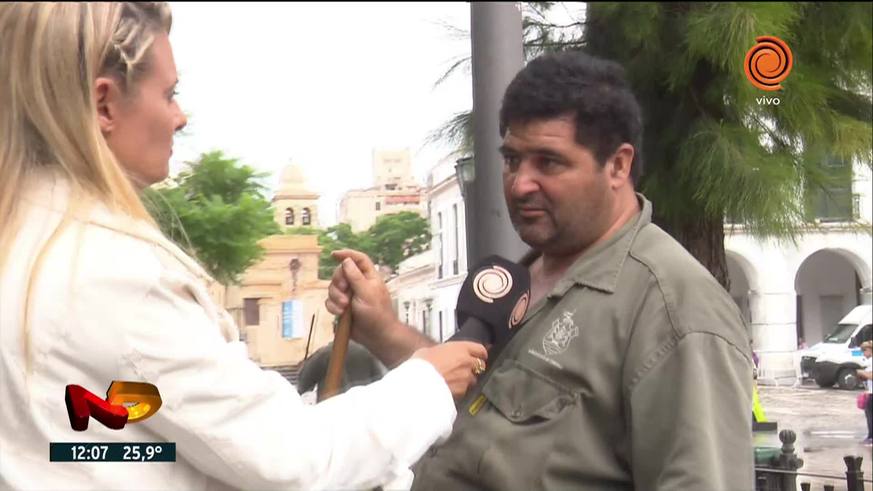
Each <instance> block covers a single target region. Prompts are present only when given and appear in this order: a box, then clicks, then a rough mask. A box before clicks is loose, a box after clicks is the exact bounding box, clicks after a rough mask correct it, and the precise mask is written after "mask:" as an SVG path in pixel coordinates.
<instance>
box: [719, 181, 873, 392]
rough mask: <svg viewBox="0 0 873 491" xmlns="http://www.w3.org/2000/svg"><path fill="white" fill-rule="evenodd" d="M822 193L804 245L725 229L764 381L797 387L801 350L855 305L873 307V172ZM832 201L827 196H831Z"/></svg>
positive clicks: (737, 293)
mask: <svg viewBox="0 0 873 491" xmlns="http://www.w3.org/2000/svg"><path fill="white" fill-rule="evenodd" d="M848 175H849V176H851V177H850V180H849V181H847V182H846V183H845V185H844V186H843V187H839V186H838V187H835V188H833V189H828V190H827V192H826V193H821V192H819V193H817V196H816V197H815V199H812V200H811V202H812V205H811V207H810V214H809V215H810V217H809V218H810V220H811V221H812V222H813V223H814V224H816V226H810V227H808V228H807V229H806V230H805V231H804V233H803V234H802V235H801V236H800V237H799V239H798V240H797V242H796V244H792V243H790V242H786V241H783V242H778V241H775V240H769V241H762V240H757V239H755V238H753V237H751V236H750V235H748V234H746V233H744V232H743V230H742V229H741V228H736V229H735V230H734V231H733V232H732V233H731V230H730V229H729V228H726V230H725V252H726V254H727V261H728V272H729V275H730V279H731V289H730V290H731V296H732V297H733V298H734V300H735V301H736V302H737V304H738V305H739V306H740V309H741V310H742V311H743V315H744V316H745V318H746V321H747V322H748V323H749V325H750V327H751V332H752V339H753V342H754V349H755V351H756V352H757V353H758V356H759V357H760V366H759V369H760V373H761V376H760V380H761V381H762V382H763V383H782V382H789V381H791V382H793V380H794V378H795V377H796V376H797V375H798V370H799V363H798V357H797V354H796V352H797V349H798V347H799V346H801V345H802V344H805V345H808V346H812V345H813V344H815V343H818V342H820V341H821V340H822V339H823V338H824V337H825V336H827V335H828V334H829V333H830V332H831V330H832V329H834V327H836V324H837V323H838V322H839V320H840V318H842V317H843V316H844V315H846V314H847V313H848V312H849V311H850V310H851V309H852V308H853V307H855V306H857V305H861V304H869V303H871V291H873V290H871V276H873V272H871V266H873V257H871V256H873V253H871V249H873V243H871V227H870V224H871V222H873V219H871V215H873V201H871V194H873V193H871V176H870V168H869V167H867V166H865V165H854V166H853V169H852V172H851V173H850V174H848ZM825 194H826V195H827V196H824V195H825Z"/></svg>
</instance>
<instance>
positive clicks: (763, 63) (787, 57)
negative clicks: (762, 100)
mask: <svg viewBox="0 0 873 491" xmlns="http://www.w3.org/2000/svg"><path fill="white" fill-rule="evenodd" d="M755 41H757V44H755V45H754V46H752V47H751V49H749V51H748V52H746V60H745V62H743V67H744V69H745V71H746V78H748V79H749V82H752V85H754V86H755V87H757V88H759V89H761V90H767V91H774V90H781V89H782V85H780V83H781V82H782V81H783V80H785V79H786V78H788V74H790V73H791V67H792V66H793V65H794V56H793V55H792V54H791V48H789V47H788V44H786V43H785V41H783V40H781V39H779V38H777V37H776V36H758V37H756V38H755Z"/></svg>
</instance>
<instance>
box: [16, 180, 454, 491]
mask: <svg viewBox="0 0 873 491" xmlns="http://www.w3.org/2000/svg"><path fill="white" fill-rule="evenodd" d="M68 196H69V193H68V188H67V185H66V183H65V182H64V180H63V179H60V178H57V177H50V176H49V177H47V178H45V179H43V180H42V181H41V184H40V185H38V186H34V187H33V189H30V190H28V191H27V193H26V194H25V198H24V202H23V206H24V208H25V214H24V220H25V222H24V223H25V224H24V226H23V228H22V229H21V230H20V232H19V233H18V235H17V237H16V239H15V244H14V246H13V249H12V253H11V254H12V255H11V256H10V259H9V260H8V261H7V262H6V266H5V267H4V268H3V270H2V271H0V353H2V359H0V488H2V489H10V488H11V489H65V490H73V489H101V490H102V489H138V490H140V489H174V490H181V489H185V490H200V489H224V488H227V487H232V488H246V489H274V488H282V489H319V488H331V489H350V488H369V487H373V486H375V485H378V484H380V483H385V482H388V481H390V480H392V479H395V478H397V477H398V476H402V475H403V473H404V472H408V470H407V469H408V466H409V465H411V464H412V463H414V462H415V461H416V460H417V459H418V458H419V457H420V456H421V455H422V454H423V453H424V452H425V451H426V450H427V448H428V447H429V446H430V445H431V444H432V443H434V442H435V441H437V440H439V439H442V438H445V437H447V436H448V434H449V433H450V431H451V426H452V423H453V421H454V417H455V408H454V404H453V401H452V397H451V394H450V392H449V390H448V387H447V386H446V384H445V382H444V381H443V379H442V377H441V376H440V375H439V374H438V373H437V371H436V370H435V369H434V368H433V366H432V365H431V364H429V363H427V362H425V361H423V360H418V359H416V360H409V361H407V362H406V363H404V364H402V365H401V366H399V367H398V368H396V369H395V370H393V371H391V372H389V373H388V374H387V375H386V376H385V377H384V378H383V379H382V380H380V381H378V382H375V383H373V384H371V385H369V386H366V387H358V388H355V389H352V390H350V391H349V392H347V393H345V394H342V395H340V396H337V397H334V398H332V399H330V400H328V401H325V402H323V403H321V404H318V405H315V406H312V405H305V404H304V403H303V402H302V400H301V399H300V397H299V396H298V394H297V391H296V390H295V389H294V387H293V386H292V385H291V384H289V383H287V382H286V381H285V380H284V379H283V378H282V377H281V376H280V375H279V374H278V373H276V372H273V371H266V370H262V369H260V368H259V367H258V366H257V365H256V364H254V363H253V362H252V361H250V360H249V359H248V357H247V355H246V350H245V347H244V345H243V344H242V343H240V342H239V340H238V331H237V328H236V327H235V326H234V325H233V322H232V321H231V320H230V317H229V316H228V315H227V313H226V312H225V311H224V310H223V309H221V308H220V307H218V306H216V305H215V304H214V303H213V301H212V300H211V298H210V297H209V295H208V294H207V285H206V284H204V282H205V281H211V280H210V279H209V278H208V276H207V275H206V274H205V273H204V272H203V270H202V269H201V268H200V267H199V266H198V265H197V264H196V263H195V262H194V261H192V260H191V259H190V258H189V257H187V256H186V255H185V254H184V253H183V252H182V251H181V250H179V249H178V248H177V247H175V246H174V245H173V244H171V243H170V242H169V241H167V240H166V239H165V238H164V237H163V236H162V235H161V234H160V233H159V232H158V231H156V230H154V229H152V228H150V227H148V226H146V225H144V224H141V223H136V222H133V221H132V220H130V219H129V218H124V217H120V216H118V215H114V214H112V213H110V212H109V211H108V209H106V208H96V209H93V210H92V211H90V212H89V213H88V214H87V216H85V217H81V218H79V219H77V220H75V221H74V222H73V223H72V225H71V226H70V227H68V228H67V229H66V230H65V231H64V232H63V233H62V234H61V235H60V236H59V237H58V238H57V240H56V241H55V242H54V245H53V246H52V247H51V248H50V249H49V250H48V252H47V254H46V256H45V259H44V261H43V264H42V268H41V273H40V274H39V276H38V277H37V281H36V282H35V283H34V285H33V290H32V300H31V308H30V325H31V333H30V338H31V344H30V360H31V363H32V373H31V374H30V376H29V377H26V374H25V357H24V352H23V346H24V343H23V338H22V335H23V330H22V314H23V305H24V299H25V293H26V292H25V290H26V288H25V278H26V272H27V271H28V270H30V268H31V266H32V263H33V261H34V259H35V257H36V254H37V252H38V251H40V249H41V248H42V245H43V244H44V243H45V242H46V240H47V239H48V237H49V235H51V233H52V231H53V230H54V229H55V227H56V225H57V224H58V223H59V221H60V219H61V216H62V213H63V211H64V210H65V209H66V208H67V206H68V204H69V203H68ZM0 226H2V224H0ZM113 380H124V381H144V382H149V383H151V384H154V385H155V386H157V387H158V389H159V391H160V394H161V398H162V400H163V406H162V407H161V408H160V410H159V411H158V412H157V413H156V414H155V415H153V416H151V417H150V418H149V419H148V420H146V421H143V422H140V423H136V424H131V423H128V424H127V425H126V426H125V427H124V428H123V429H121V430H111V429H109V428H106V427H105V426H103V425H102V424H100V423H99V422H97V421H96V420H94V419H93V418H92V419H91V421H90V423H89V426H88V429H87V430H86V431H84V432H76V431H74V430H72V429H71V427H70V421H69V418H68V415H67V410H66V406H65V402H64V390H65V386H66V385H67V384H78V385H81V386H83V387H84V388H86V389H88V390H90V391H91V392H93V393H95V394H97V395H98V396H101V397H105V394H106V389H107V388H108V386H109V384H110V382H112V381H113ZM50 442H101V443H102V442H175V443H176V462H175V463H158V462H151V463H56V462H53V463H50V462H49V443H50Z"/></svg>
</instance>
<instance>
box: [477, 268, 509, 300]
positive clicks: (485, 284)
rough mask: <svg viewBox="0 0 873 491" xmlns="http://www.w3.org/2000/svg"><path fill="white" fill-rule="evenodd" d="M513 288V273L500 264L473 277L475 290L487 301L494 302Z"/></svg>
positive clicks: (481, 298) (480, 298) (478, 295)
mask: <svg viewBox="0 0 873 491" xmlns="http://www.w3.org/2000/svg"><path fill="white" fill-rule="evenodd" d="M511 289H512V275H511V274H509V271H507V270H505V269H503V268H501V267H500V266H492V267H490V268H487V269H483V270H482V271H479V273H477V274H476V277H475V278H473V292H474V293H475V294H476V296H477V297H479V300H482V301H483V302H485V303H494V300H495V299H497V298H502V297H504V296H506V294H507V293H509V291H510V290H511Z"/></svg>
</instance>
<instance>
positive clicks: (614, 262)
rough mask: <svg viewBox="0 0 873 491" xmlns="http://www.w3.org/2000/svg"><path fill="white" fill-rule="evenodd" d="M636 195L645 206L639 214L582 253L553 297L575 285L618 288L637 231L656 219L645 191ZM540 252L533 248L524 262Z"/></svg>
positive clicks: (612, 290)
mask: <svg viewBox="0 0 873 491" xmlns="http://www.w3.org/2000/svg"><path fill="white" fill-rule="evenodd" d="M636 195H637V200H638V201H639V203H640V208H641V210H640V212H639V213H638V214H637V215H636V217H635V218H633V219H631V220H629V221H628V222H627V223H626V224H624V225H623V226H622V227H621V228H620V229H619V230H618V231H617V232H616V233H615V234H614V235H613V236H612V237H610V238H609V239H608V240H607V241H606V242H603V243H601V244H598V245H597V246H596V247H594V248H592V249H590V250H588V251H585V252H584V253H583V254H582V255H581V256H579V258H577V259H576V261H575V262H574V263H573V265H572V266H570V269H569V270H568V271H567V272H566V273H565V274H564V276H563V277H561V279H560V280H558V282H557V283H556V284H555V287H554V288H553V289H552V291H551V292H550V293H549V295H548V296H549V297H560V296H563V295H564V294H566V293H567V291H568V290H569V289H570V287H572V286H573V285H582V286H587V287H590V288H594V289H597V290H600V291H603V292H606V293H614V292H615V288H616V284H617V283H618V277H619V274H620V273H621V269H622V267H623V266H624V262H625V260H626V259H627V257H628V254H629V253H630V248H631V245H633V242H634V239H635V238H636V236H637V233H639V231H640V229H642V228H643V227H645V226H646V225H648V224H649V223H651V222H652V203H651V202H650V201H649V200H648V199H646V197H645V196H643V195H642V194H640V193H636ZM539 256H540V252H539V251H535V250H531V251H529V252H528V253H527V254H525V256H524V257H523V258H522V260H521V263H522V264H524V265H528V266H529V265H530V264H531V263H532V262H533V261H534V260H535V259H536V258H537V257H539Z"/></svg>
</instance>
